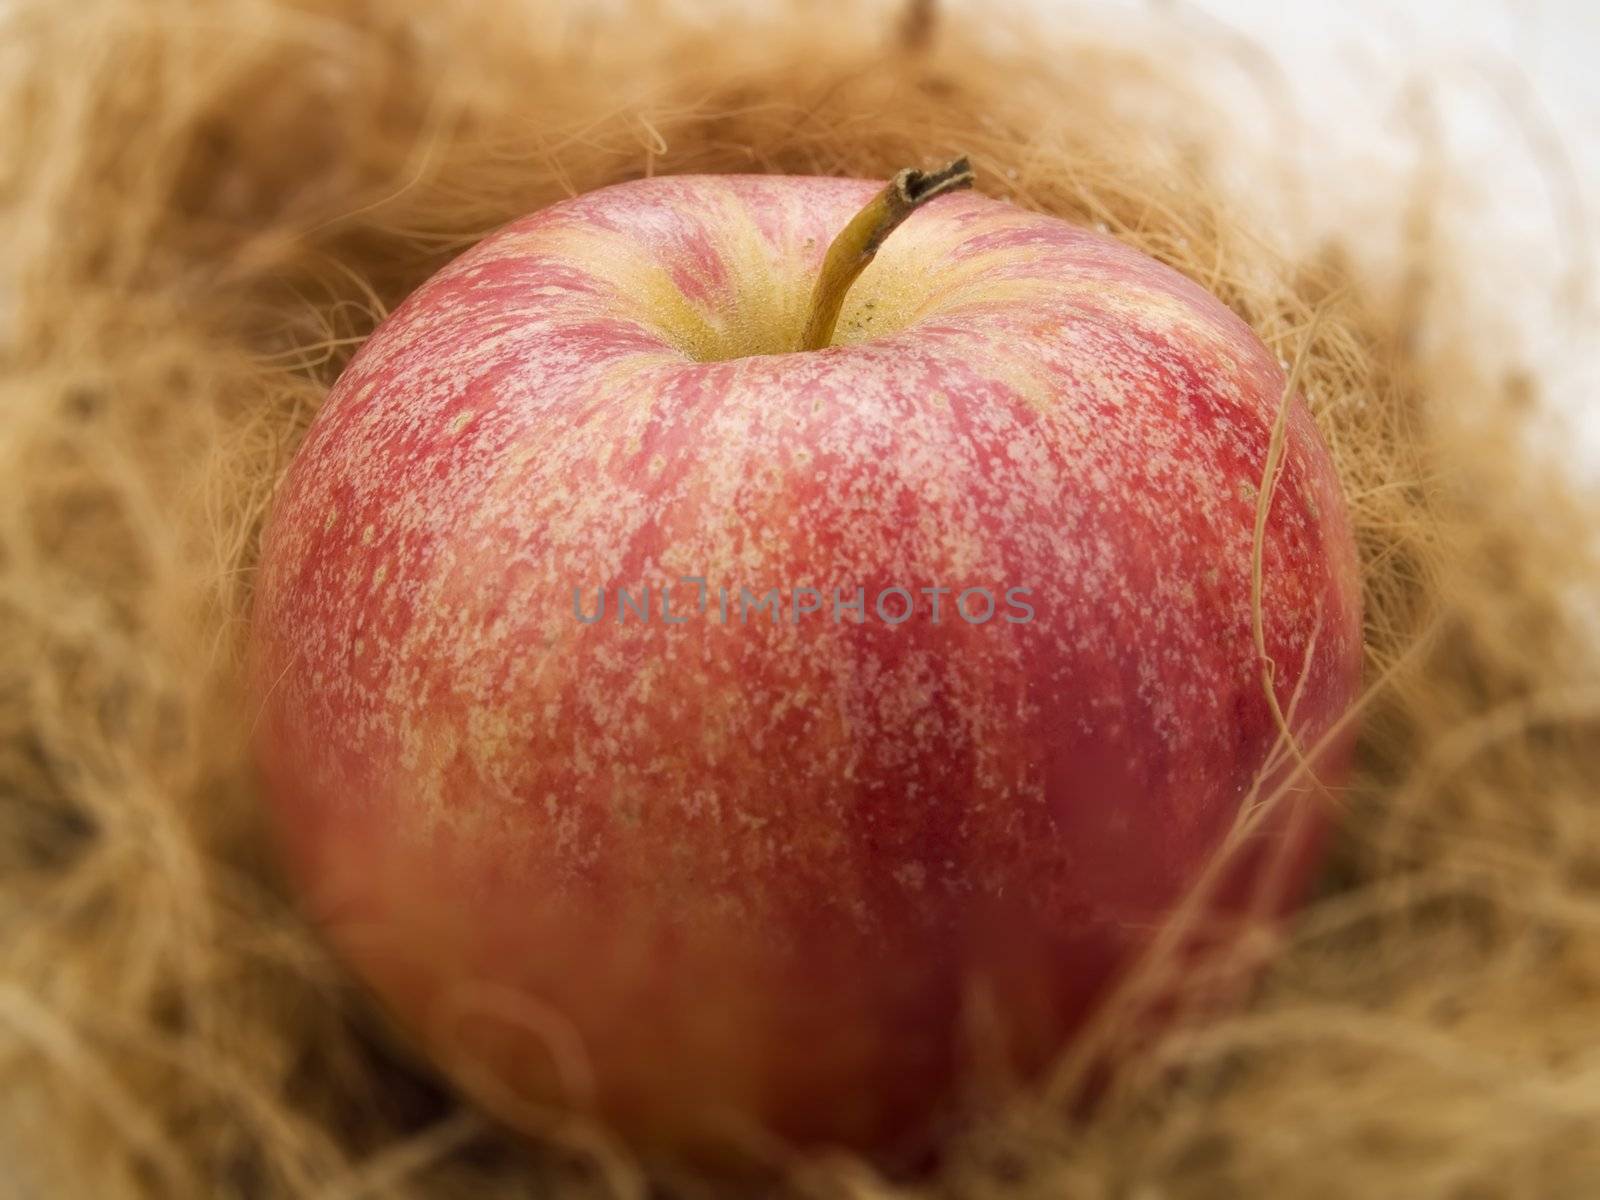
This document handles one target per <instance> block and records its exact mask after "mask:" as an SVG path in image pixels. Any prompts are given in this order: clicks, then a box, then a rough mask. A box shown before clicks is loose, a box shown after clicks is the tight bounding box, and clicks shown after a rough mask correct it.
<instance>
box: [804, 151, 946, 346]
mask: <svg viewBox="0 0 1600 1200" xmlns="http://www.w3.org/2000/svg"><path fill="white" fill-rule="evenodd" d="M971 186H972V164H971V163H970V162H968V161H967V159H966V157H965V156H963V157H961V158H958V159H956V160H955V161H954V162H952V163H950V164H949V165H947V166H945V167H942V168H940V169H939V170H937V171H917V170H913V169H912V168H910V167H907V168H906V169H905V170H903V171H900V172H899V173H897V174H896V175H895V177H894V178H893V179H891V180H890V181H889V186H888V187H886V188H884V189H883V191H881V192H879V193H878V194H877V195H876V196H874V197H873V198H872V200H871V201H869V202H868V204H867V206H866V207H865V208H863V209H862V210H861V211H860V212H858V213H857V214H856V215H855V216H854V217H852V218H851V219H850V223H849V224H848V225H846V226H845V227H844V230H843V231H842V232H841V233H840V234H839V236H838V237H836V238H834V239H833V244H832V245H830V246H829V247H828V253H827V256H826V257H825V258H824V259H823V260H822V274H821V275H819V276H817V285H816V287H814V288H813V289H812V291H811V308H810V314H809V315H808V317H807V318H806V327H805V331H804V332H803V333H801V335H800V346H799V349H801V350H822V349H824V348H826V347H827V346H828V345H830V344H831V343H832V341H833V331H834V327H835V326H837V325H838V324H839V314H840V313H841V312H843V311H844V297H845V293H846V292H848V291H849V290H850V285H851V284H853V283H854V282H855V281H856V279H857V278H859V277H860V275H861V272H863V271H865V270H866V269H867V264H868V263H870V262H871V261H872V260H873V258H874V257H875V256H876V255H877V253H878V247H880V246H882V245H883V240H884V239H885V238H886V237H888V236H889V235H890V234H891V233H893V232H894V231H895V229H896V228H898V227H899V225H900V222H902V221H904V220H905V219H906V218H907V217H909V216H910V215H911V214H912V213H914V212H916V210H917V209H919V208H921V207H922V206H923V205H924V204H926V203H927V202H928V201H930V200H932V199H934V198H935V197H937V196H942V195H944V194H945V193H946V192H953V191H956V190H958V189H960V188H965V187H971Z"/></svg>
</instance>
